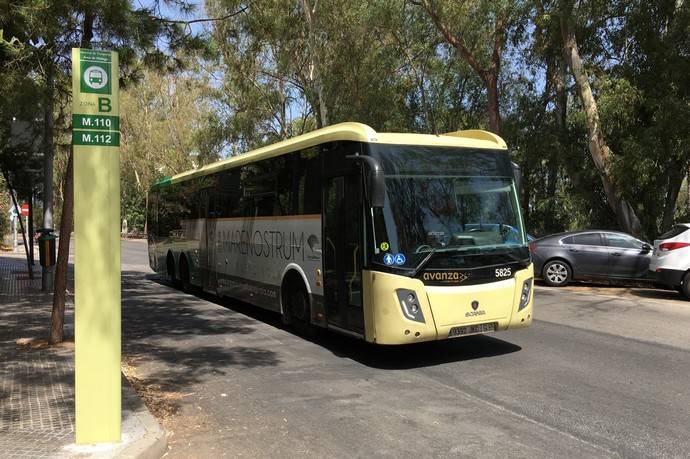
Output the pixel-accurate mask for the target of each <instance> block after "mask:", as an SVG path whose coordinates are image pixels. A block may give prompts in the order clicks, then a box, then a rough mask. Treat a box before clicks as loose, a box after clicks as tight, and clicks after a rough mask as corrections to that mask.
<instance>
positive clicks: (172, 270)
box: [165, 252, 177, 288]
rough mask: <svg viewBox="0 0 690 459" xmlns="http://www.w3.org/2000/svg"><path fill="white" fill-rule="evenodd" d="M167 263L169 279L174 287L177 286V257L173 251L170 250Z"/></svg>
mask: <svg viewBox="0 0 690 459" xmlns="http://www.w3.org/2000/svg"><path fill="white" fill-rule="evenodd" d="M165 265H166V268H167V274H168V280H169V281H170V283H171V284H172V285H173V287H176V288H177V276H176V275H175V257H174V256H173V254H172V252H168V257H167V259H166V261H165Z"/></svg>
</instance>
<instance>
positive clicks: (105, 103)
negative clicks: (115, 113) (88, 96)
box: [98, 97, 113, 112]
mask: <svg viewBox="0 0 690 459" xmlns="http://www.w3.org/2000/svg"><path fill="white" fill-rule="evenodd" d="M112 110H113V106H112V105H111V103H110V99H108V98H107V97H99V98H98V111H99V112H110V111H112Z"/></svg>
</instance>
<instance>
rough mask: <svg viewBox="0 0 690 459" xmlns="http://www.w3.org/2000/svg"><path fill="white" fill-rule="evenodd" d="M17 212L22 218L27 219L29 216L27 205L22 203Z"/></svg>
mask: <svg viewBox="0 0 690 459" xmlns="http://www.w3.org/2000/svg"><path fill="white" fill-rule="evenodd" d="M19 211H20V212H21V213H22V217H28V216H29V205H28V204H26V203H24V204H22V205H21V207H20V208H19Z"/></svg>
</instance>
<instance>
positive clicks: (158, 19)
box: [151, 5, 249, 25]
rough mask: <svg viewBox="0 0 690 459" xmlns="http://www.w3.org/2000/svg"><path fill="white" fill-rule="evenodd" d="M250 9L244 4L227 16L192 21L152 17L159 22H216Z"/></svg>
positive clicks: (185, 23)
mask: <svg viewBox="0 0 690 459" xmlns="http://www.w3.org/2000/svg"><path fill="white" fill-rule="evenodd" d="M248 9H249V5H247V6H244V7H242V8H240V9H239V10H237V11H235V12H233V13H228V14H226V15H225V16H220V17H217V18H204V19H192V20H191V21H182V20H177V19H166V18H160V17H156V16H151V19H153V20H155V21H158V22H163V23H165V24H184V25H190V24H197V23H199V22H215V21H225V20H226V19H230V18H231V17H234V16H237V15H240V14H242V13H244V12H245V11H247V10H248Z"/></svg>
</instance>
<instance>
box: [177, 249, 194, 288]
mask: <svg viewBox="0 0 690 459" xmlns="http://www.w3.org/2000/svg"><path fill="white" fill-rule="evenodd" d="M179 285H180V288H181V289H182V291H184V292H189V291H191V289H192V284H191V282H190V281H189V265H188V264H187V258H186V257H184V256H182V257H180V283H179Z"/></svg>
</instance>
